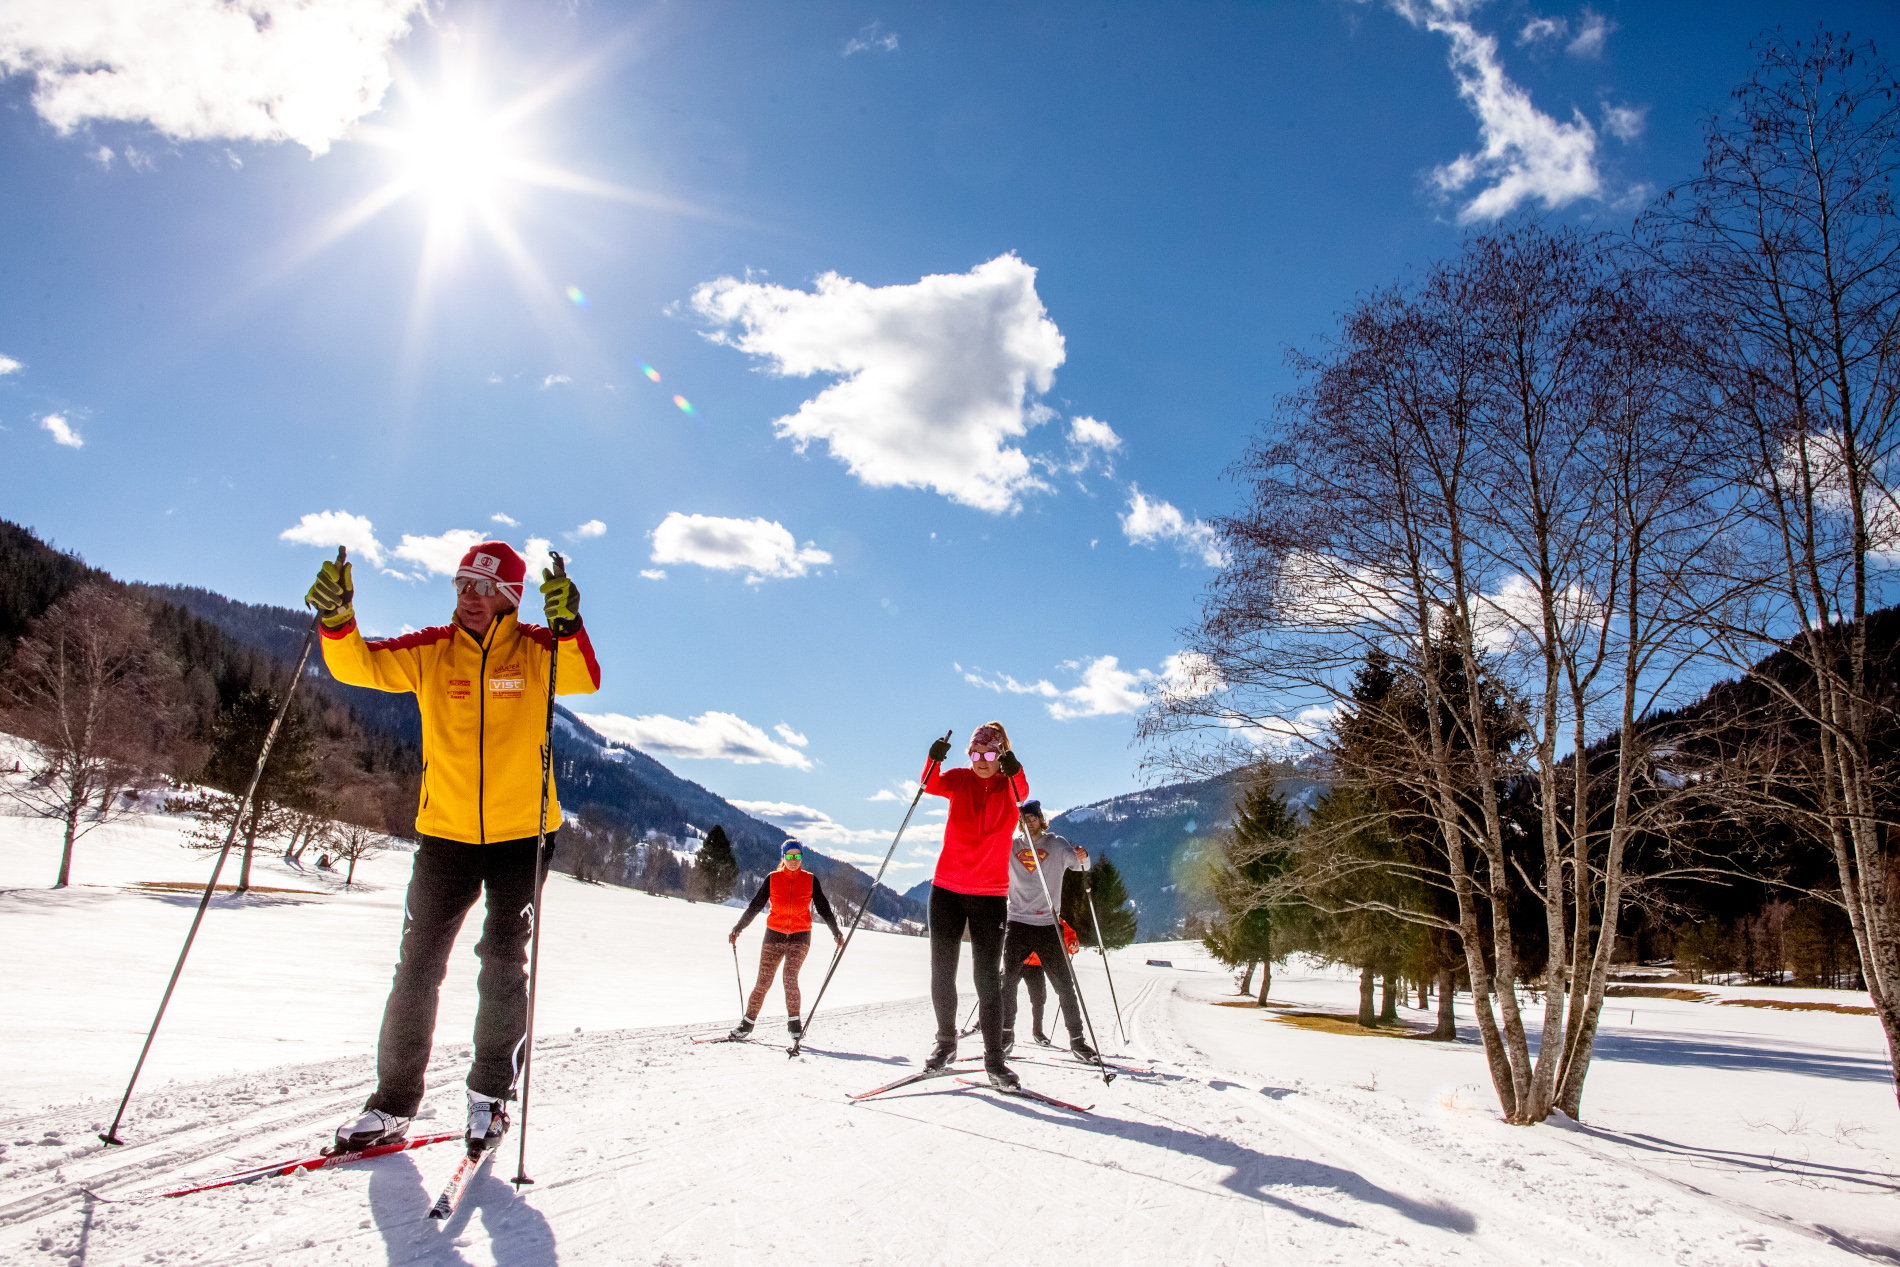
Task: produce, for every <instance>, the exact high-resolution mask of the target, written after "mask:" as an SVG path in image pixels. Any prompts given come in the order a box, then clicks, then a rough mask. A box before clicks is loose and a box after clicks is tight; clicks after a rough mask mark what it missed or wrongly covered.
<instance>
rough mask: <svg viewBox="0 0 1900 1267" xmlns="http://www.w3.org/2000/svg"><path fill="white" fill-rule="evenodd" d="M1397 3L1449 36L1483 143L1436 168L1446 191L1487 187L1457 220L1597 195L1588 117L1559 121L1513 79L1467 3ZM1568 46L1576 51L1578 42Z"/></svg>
mask: <svg viewBox="0 0 1900 1267" xmlns="http://www.w3.org/2000/svg"><path fill="white" fill-rule="evenodd" d="M1392 7H1393V8H1394V9H1395V10H1397V11H1398V13H1399V14H1400V15H1402V16H1403V17H1404V18H1405V19H1406V20H1407V21H1409V22H1411V23H1412V24H1413V25H1414V26H1423V27H1425V28H1426V29H1427V30H1432V31H1436V32H1438V33H1439V34H1441V35H1444V36H1446V37H1448V38H1449V39H1450V40H1451V69H1452V73H1453V74H1454V75H1456V76H1457V77H1458V95H1459V96H1461V97H1463V98H1464V99H1465V101H1466V102H1467V103H1468V104H1469V105H1470V106H1471V109H1472V111H1473V112H1474V113H1475V114H1476V115H1477V116H1478V132H1479V136H1480V137H1481V138H1482V140H1483V141H1484V148H1483V149H1482V150H1480V151H1478V152H1477V153H1475V154H1461V155H1459V156H1458V158H1457V159H1455V160H1454V161H1452V162H1450V163H1447V164H1445V165H1444V166H1442V167H1439V168H1437V169H1435V170H1434V171H1433V172H1432V181H1433V183H1434V184H1435V185H1436V186H1437V187H1438V189H1439V190H1440V192H1442V193H1446V194H1451V193H1455V192H1458V191H1460V190H1463V189H1465V188H1466V187H1468V186H1470V185H1472V184H1473V183H1483V184H1484V188H1482V189H1481V190H1479V192H1478V194H1477V196H1476V197H1474V198H1472V200H1471V201H1470V202H1468V203H1466V204H1465V205H1464V207H1463V208H1461V209H1460V210H1459V212H1458V222H1459V223H1460V224H1469V223H1471V222H1472V221H1474V220H1487V219H1496V218H1498V217H1500V216H1503V215H1506V214H1508V213H1509V212H1510V211H1512V210H1513V209H1514V208H1516V207H1518V206H1519V205H1520V204H1522V203H1525V202H1528V201H1532V200H1536V201H1539V202H1542V203H1543V204H1544V205H1545V206H1546V207H1549V208H1553V209H1554V208H1557V207H1563V206H1567V205H1568V204H1570V203H1572V202H1575V201H1576V200H1577V199H1579V198H1595V197H1598V196H1599V195H1600V193H1601V190H1602V181H1601V179H1600V178H1599V177H1598V175H1597V167H1596V145H1597V136H1596V131H1595V129H1593V128H1592V127H1591V126H1590V121H1589V120H1588V119H1586V118H1584V117H1583V114H1582V112H1581V111H1573V112H1572V119H1571V122H1569V123H1559V122H1558V121H1557V120H1555V119H1553V118H1551V117H1550V116H1549V115H1547V114H1545V113H1543V112H1542V111H1540V110H1538V109H1537V107H1535V106H1533V105H1532V104H1531V99H1530V94H1529V93H1527V92H1525V91H1524V90H1523V89H1522V88H1520V87H1518V86H1517V85H1516V84H1515V83H1513V82H1511V80H1510V79H1509V78H1508V77H1507V76H1506V75H1505V73H1504V68H1503V66H1502V65H1501V64H1500V63H1499V62H1498V42H1497V40H1496V38H1494V37H1493V36H1489V35H1482V34H1480V33H1479V32H1478V30H1477V28H1475V27H1473V26H1472V25H1471V24H1470V23H1469V22H1467V21H1465V20H1464V17H1465V15H1466V14H1467V13H1469V12H1470V11H1471V9H1472V8H1473V7H1475V6H1474V5H1473V4H1472V3H1471V2H1470V0H1392ZM1526 29H1527V30H1528V28H1526ZM1578 38H1579V39H1581V38H1582V37H1581V36H1579V37H1578ZM1597 38H1598V42H1599V46H1600V42H1601V36H1598V37H1597ZM1571 47H1572V49H1573V50H1575V49H1576V47H1577V44H1576V41H1573V42H1572V44H1571Z"/></svg>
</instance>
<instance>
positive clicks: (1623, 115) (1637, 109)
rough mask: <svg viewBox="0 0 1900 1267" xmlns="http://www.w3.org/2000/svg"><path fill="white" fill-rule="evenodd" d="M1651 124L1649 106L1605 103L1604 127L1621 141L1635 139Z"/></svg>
mask: <svg viewBox="0 0 1900 1267" xmlns="http://www.w3.org/2000/svg"><path fill="white" fill-rule="evenodd" d="M1648 125H1649V107H1648V106H1613V105H1611V104H1609V103H1608V102H1605V103H1604V104H1603V127H1604V130H1605V131H1607V132H1608V133H1609V134H1610V135H1611V136H1613V137H1615V138H1616V139H1617V140H1619V141H1634V140H1635V139H1636V138H1637V137H1639V136H1641V135H1642V134H1643V129H1644V128H1645V127H1647V126H1648Z"/></svg>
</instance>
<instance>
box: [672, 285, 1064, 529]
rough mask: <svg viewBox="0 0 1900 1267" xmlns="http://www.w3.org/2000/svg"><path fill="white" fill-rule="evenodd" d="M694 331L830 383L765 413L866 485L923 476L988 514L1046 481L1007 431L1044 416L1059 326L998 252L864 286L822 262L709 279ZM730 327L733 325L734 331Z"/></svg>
mask: <svg viewBox="0 0 1900 1267" xmlns="http://www.w3.org/2000/svg"><path fill="white" fill-rule="evenodd" d="M692 304H693V307H694V309H695V310H696V311H698V312H699V313H700V314H701V315H702V316H704V317H706V318H707V319H708V320H709V321H711V322H712V323H713V324H714V325H715V326H716V327H718V328H717V329H716V330H715V331H714V332H712V333H711V334H709V335H708V336H707V337H709V338H711V339H713V340H714V341H715V342H719V343H725V344H727V345H729V346H731V347H734V348H738V349H739V350H740V351H743V352H746V353H747V354H749V355H751V356H755V357H758V358H760V359H762V360H764V361H765V362H766V363H767V365H768V366H769V368H770V369H771V371H772V372H773V373H775V374H779V375H783V376H787V377H794V378H805V377H809V376H811V375H814V374H825V375H831V376H834V377H836V378H837V380H838V381H837V382H835V383H833V384H832V385H831V386H830V387H827V388H826V389H825V390H824V391H822V392H820V393H819V394H818V395H817V396H815V397H813V398H812V399H810V400H808V401H806V402H805V403H804V404H803V405H802V406H800V407H799V410H798V412H797V413H795V414H790V415H788V416H786V417H783V418H779V419H777V420H776V421H775V422H774V424H773V425H774V427H775V428H776V430H777V432H778V434H779V435H780V436H782V437H785V438H788V439H791V440H792V441H794V442H795V443H796V444H797V446H798V448H799V450H800V451H801V452H803V451H804V449H805V448H806V446H808V445H809V444H810V443H811V442H812V441H814V440H823V441H824V442H825V443H826V445H827V446H829V448H830V451H831V454H832V456H833V457H836V458H837V459H839V460H840V461H842V462H843V463H844V464H845V465H846V466H847V467H848V468H850V470H851V473H852V474H853V475H856V476H857V477H858V478H859V479H860V480H862V481H864V482H865V483H866V484H869V485H871V486H872V487H874V488H892V487H895V488H930V489H935V490H936V491H937V492H939V493H942V494H943V495H944V496H945V497H948V498H950V499H951V500H952V501H956V502H961V503H962V504H964V505H966V506H973V507H976V508H977V509H979V510H987V511H991V512H993V513H1002V512H1004V511H1009V510H1014V509H1016V507H1017V505H1018V504H1019V501H1020V498H1021V497H1022V495H1023V494H1024V493H1025V492H1027V491H1029V490H1032V489H1038V488H1046V487H1047V486H1046V485H1044V484H1043V483H1042V481H1041V480H1039V479H1038V478H1036V476H1035V475H1034V473H1033V472H1032V469H1031V463H1030V460H1029V458H1028V457H1027V456H1025V455H1024V453H1023V452H1022V450H1020V449H1018V448H1016V447H1014V446H1013V445H1012V444H1011V443H1010V442H1011V441H1012V440H1014V439H1015V438H1017V437H1020V436H1023V435H1026V434H1028V431H1029V428H1030V427H1031V426H1033V425H1034V424H1035V423H1037V422H1041V421H1044V420H1046V419H1047V418H1048V417H1049V416H1051V415H1050V414H1049V411H1047V410H1046V409H1042V408H1041V407H1039V406H1036V405H1034V404H1032V403H1031V402H1030V396H1031V395H1032V394H1040V393H1042V392H1046V391H1048V390H1049V389H1050V387H1051V386H1052V385H1053V384H1054V381H1055V370H1056V367H1057V366H1058V365H1060V364H1062V361H1063V357H1064V355H1065V353H1064V349H1063V341H1062V333H1061V331H1059V330H1058V329H1056V325H1055V323H1054V322H1053V321H1051V320H1049V316H1048V313H1047V312H1046V311H1045V310H1044V308H1043V306H1042V301H1041V300H1040V299H1039V298H1037V296H1036V270H1035V269H1033V268H1031V267H1030V266H1029V265H1027V264H1025V263H1023V261H1022V260H1020V259H1018V258H1017V257H1016V256H1014V255H1000V256H998V257H997V258H995V259H993V260H991V261H989V262H988V263H986V264H980V265H978V266H977V267H976V268H974V269H971V270H970V271H969V272H968V273H955V274H939V275H934V276H930V277H925V278H923V279H922V280H921V281H918V282H916V283H915V284H913V285H908V286H876V287H874V286H864V285H860V284H859V283H857V282H854V281H852V280H851V279H850V278H848V277H840V276H839V275H838V274H836V273H826V274H824V275H822V276H821V277H819V278H818V281H817V283H816V286H815V288H814V289H813V290H811V291H801V290H791V289H787V288H786V287H783V286H772V285H767V284H765V283H762V282H754V281H750V280H747V281H740V280H738V279H737V278H733V277H721V278H719V279H717V280H716V281H711V282H707V283H706V284H705V285H703V286H700V287H699V288H698V289H697V290H695V291H694V292H693V298H692ZM733 327H737V329H736V331H734V330H733Z"/></svg>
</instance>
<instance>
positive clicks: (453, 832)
mask: <svg viewBox="0 0 1900 1267" xmlns="http://www.w3.org/2000/svg"><path fill="white" fill-rule="evenodd" d="M557 647H558V650H557ZM550 652H554V653H555V654H557V655H558V656H559V657H560V674H559V678H558V680H557V681H556V683H555V692H556V694H559V695H592V694H593V693H594V692H595V691H597V690H599V689H600V664H599V663H598V662H597V661H596V660H595V659H594V644H593V643H592V642H590V641H588V638H587V630H586V628H585V627H583V628H581V629H579V630H577V631H576V632H575V633H573V634H571V635H569V636H568V637H565V638H562V639H560V640H559V641H558V643H557V641H556V640H555V638H554V635H553V634H551V633H550V632H549V631H548V630H546V629H543V628H542V627H541V626H540V625H524V624H522V623H521V622H520V621H518V620H517V619H516V618H515V613H513V612H504V613H502V614H501V615H499V616H497V617H495V619H494V621H493V622H492V623H490V624H489V626H488V632H487V634H486V635H485V636H484V637H481V638H477V637H476V636H475V635H474V634H472V633H470V632H469V631H468V630H466V629H464V628H462V626H461V625H460V624H457V623H455V622H453V621H452V622H450V623H449V624H446V625H434V626H431V627H430V628H428V629H422V630H418V631H417V632H415V633H410V634H404V635H403V636H402V637H400V638H382V639H378V640H377V641H375V642H366V641H364V639H363V635H362V634H361V633H360V632H358V630H357V628H356V622H355V621H354V620H352V621H351V622H350V623H349V624H347V625H345V626H343V627H342V628H341V629H325V630H324V631H323V662H324V663H325V664H327V665H329V666H330V672H331V673H332V674H333V675H334V676H335V677H336V680H337V681H339V682H347V683H348V684H350V685H351V686H367V687H370V688H372V689H374V690H378V691H409V692H412V693H413V694H414V695H415V697H416V702H417V704H418V705H420V706H421V709H422V797H421V800H420V803H419V805H418V806H417V809H416V830H417V831H418V832H421V833H422V834H423V835H425V836H440V837H442V838H443V839H445V840H459V841H462V842H464V843H467V844H472V845H477V844H487V843H488V842H489V841H493V840H521V839H524V838H526V837H529V836H532V835H534V834H535V833H536V832H537V831H539V830H540V816H541V739H542V726H543V725H544V724H545V723H546V721H547V708H548V655H549V653H550ZM560 825H561V806H560V803H559V801H557V800H556V799H555V796H554V785H553V781H552V774H551V773H550V776H549V784H548V829H549V830H550V831H551V830H553V829H554V828H557V827H559V826H560Z"/></svg>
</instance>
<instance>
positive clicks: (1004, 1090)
mask: <svg viewBox="0 0 1900 1267" xmlns="http://www.w3.org/2000/svg"><path fill="white" fill-rule="evenodd" d="M957 1081H958V1082H959V1083H961V1084H962V1085H964V1086H966V1087H981V1088H982V1089H983V1090H985V1091H994V1092H996V1093H997V1094H998V1095H1010V1096H1015V1097H1016V1098H1017V1099H1020V1100H1034V1101H1036V1102H1037V1103H1038V1104H1046V1105H1048V1106H1049V1107H1050V1108H1055V1109H1067V1110H1068V1111H1069V1112H1071V1113H1087V1112H1088V1111H1089V1109H1090V1108H1092V1107H1094V1106H1093V1105H1081V1104H1070V1103H1069V1102H1068V1101H1067V1100H1058V1099H1056V1098H1055V1097H1054V1096H1052V1095H1046V1094H1044V1093H1043V1092H1041V1091H1037V1090H1036V1089H1035V1088H1033V1087H1025V1086H1014V1087H999V1086H997V1085H995V1084H994V1083H990V1082H978V1081H977V1080H976V1079H975V1078H958V1079H957Z"/></svg>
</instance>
